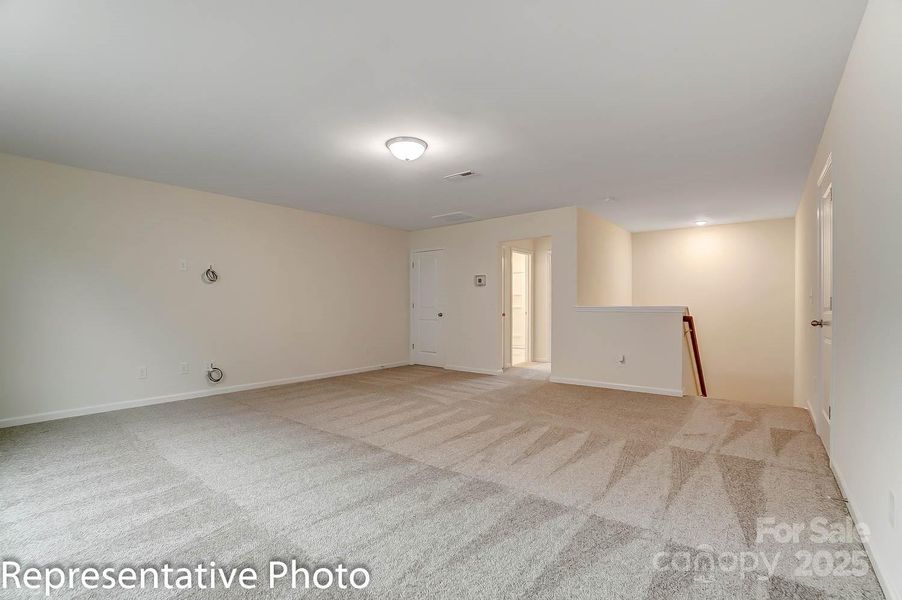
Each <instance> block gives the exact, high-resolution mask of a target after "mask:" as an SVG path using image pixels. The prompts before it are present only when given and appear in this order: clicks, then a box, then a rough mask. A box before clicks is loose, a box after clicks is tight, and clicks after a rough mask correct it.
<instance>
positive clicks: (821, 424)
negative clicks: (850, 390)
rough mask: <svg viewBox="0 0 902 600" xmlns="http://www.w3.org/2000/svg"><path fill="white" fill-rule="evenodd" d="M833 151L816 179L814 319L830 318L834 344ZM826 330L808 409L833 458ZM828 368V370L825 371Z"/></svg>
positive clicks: (819, 339) (821, 338)
mask: <svg viewBox="0 0 902 600" xmlns="http://www.w3.org/2000/svg"><path fill="white" fill-rule="evenodd" d="M832 167H833V153H832V152H831V153H830V154H828V155H827V159H826V161H825V163H824V168H823V170H822V171H821V174H820V177H818V179H817V207H816V210H817V282H816V283H817V285H816V288H817V300H816V302H815V310H816V311H817V316H816V317H815V319H822V320H829V321H830V329H831V336H830V339H831V344H832V339H833V335H832V328H833V313H834V310H833V309H834V306H833V304H834V302H833V294H832V291H833V290H831V294H830V300H829V306H828V302H825V299H824V298H825V289H824V270H825V269H824V266H825V259H827V256H826V253H827V252H829V253H830V256H829V265H830V286H831V287H833V265H834V260H833V258H834V256H835V254H836V251H835V236H834V235H833V233H834V231H835V223H834V220H833V219H834V216H833V214H834V213H833V211H834V210H835V204H834V200H835V198H834V195H833V191H834V188H833V173H832V170H833V169H832ZM828 196H829V198H830V200H829V201H830V203H831V207H830V208H831V217H830V227H831V229H832V230H834V231H831V233H830V247H829V248H825V240H824V227H825V225H824V205H825V203H826V201H827V197H828ZM824 345H825V341H824V329H823V327H819V328H817V369H816V371H817V375H816V377H815V398H816V401H815V406H813V407H809V409H813V411H812V412H813V413H814V414H812V415H811V416H812V420H813V421H814V426H815V430H816V431H817V433H818V435H819V436H820V438H821V441H822V442H823V444H824V448H825V449H826V451H827V456H828V457H830V455H831V451H830V432H831V429H832V423H833V419H834V418H835V417H834V416H833V414H832V413H833V411H832V408H833V405H834V404H835V403H836V395H835V394H834V393H833V392H834V385H833V380H834V369H833V363H832V356H833V352H832V351H831V353H830V359H831V363H830V364H829V365H828V366H827V367H828V368H826V369H825V362H826V360H827V359H826V357H825V355H824ZM825 370H826V371H827V372H826V373H825Z"/></svg>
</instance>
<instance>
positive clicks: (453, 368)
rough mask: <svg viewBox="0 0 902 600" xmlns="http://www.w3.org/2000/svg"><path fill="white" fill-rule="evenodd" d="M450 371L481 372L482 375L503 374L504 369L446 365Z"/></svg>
mask: <svg viewBox="0 0 902 600" xmlns="http://www.w3.org/2000/svg"><path fill="white" fill-rule="evenodd" d="M445 368H446V369H447V370H449V371H463V372H464V373H479V374H480V375H501V374H503V373H504V369H480V368H478V367H461V366H458V365H453V366H452V365H448V366H446V367H445Z"/></svg>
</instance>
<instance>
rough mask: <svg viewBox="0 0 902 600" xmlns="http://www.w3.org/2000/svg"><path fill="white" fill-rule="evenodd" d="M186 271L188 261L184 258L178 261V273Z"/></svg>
mask: <svg viewBox="0 0 902 600" xmlns="http://www.w3.org/2000/svg"><path fill="white" fill-rule="evenodd" d="M187 270H188V261H187V260H185V259H184V258H180V259H179V271H187Z"/></svg>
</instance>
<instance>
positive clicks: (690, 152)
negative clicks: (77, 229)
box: [0, 0, 865, 231]
mask: <svg viewBox="0 0 902 600" xmlns="http://www.w3.org/2000/svg"><path fill="white" fill-rule="evenodd" d="M864 5H865V0H680V1H673V0H618V1H612V0H579V1H574V0H491V1H486V0H480V1H473V0H458V1H453V2H452V1H449V2H431V1H428V0H425V1H424V0H380V1H372V0H357V1H356V2H338V1H336V0H301V1H299V0H291V1H285V0H276V1H268V2H253V1H251V0H196V1H192V2H184V1H182V0H165V1H163V0H144V1H123V0H107V1H102V0H79V1H78V2H71V1H68V0H57V1H49V0H3V1H0V151H4V152H9V153H13V154H19V155H24V156H31V157H35V158H40V159H44V160H50V161H54V162H59V163H64V164H70V165H75V166H80V167H86V168H90V169H96V170H99V171H107V172H110V173H117V174H122V175H129V176H133V177H139V178H143V179H149V180H153V181H161V182H166V183H173V184H177V185H182V186H186V187H191V188H196V189H203V190H210V191H215V192H221V193H224V194H230V195H233V196H239V197H243V198H249V199H254V200H259V201H263V202H271V203H275V204H282V205H286V206H295V207H298V208H305V209H309V210H315V211H320V212H326V213H332V214H336V215H342V216H347V217H352V218H355V219H361V220H364V221H369V222H372V223H379V224H384V225H390V226H394V227H400V228H404V229H418V228H423V227H430V226H433V225H435V224H436V222H435V221H434V220H433V219H432V218H431V217H432V216H433V215H437V214H442V213H449V212H453V211H464V212H468V213H472V214H473V215H475V216H476V217H478V218H488V217H496V216H502V215H510V214H516V213H522V212H528V211H533V210H540V209H545V208H552V207H558V206H570V205H579V206H587V207H590V208H593V209H594V210H596V211H597V212H598V213H599V214H601V215H603V216H606V217H608V218H610V219H612V220H613V221H615V222H617V223H619V224H621V225H623V226H624V227H626V228H628V229H631V230H634V231H639V230H647V229H658V228H668V227H681V226H687V225H690V224H691V223H692V222H693V221H695V220H696V219H699V218H706V219H709V220H711V221H712V222H715V223H717V222H735V221H742V220H753V219H763V218H774V217H786V216H791V215H792V214H793V213H794V212H795V207H796V205H797V202H798V199H799V196H800V194H801V191H802V186H803V183H804V179H805V177H806V174H807V171H808V168H809V165H810V161H811V159H812V156H813V153H814V149H815V146H816V144H817V142H818V138H819V136H820V132H821V129H822V127H823V124H824V122H825V121H826V117H827V113H828V111H829V108H830V103H831V100H832V97H833V94H834V92H835V90H836V86H837V84H838V82H839V77H840V74H841V72H842V68H843V66H844V64H845V60H846V57H847V55H848V52H849V48H850V47H851V44H852V38H853V36H854V34H855V31H856V29H857V26H858V22H859V20H860V17H861V14H862V12H863V10H864ZM398 135H414V136H419V137H422V138H424V139H426V140H427V141H428V142H429V150H428V151H427V152H426V154H425V155H424V157H423V158H421V159H420V160H418V161H416V162H411V163H402V162H400V161H398V160H397V159H395V158H393V157H392V156H391V155H390V154H389V153H388V151H387V150H386V149H385V147H384V146H383V142H384V141H385V140H386V139H388V138H390V137H393V136H398ZM465 169H473V170H474V171H476V172H477V173H478V176H476V177H469V178H466V179H462V180H458V181H451V182H449V181H443V180H442V176H443V175H446V174H448V173H452V172H455V171H462V170H465ZM608 196H613V197H615V198H616V200H615V201H613V202H603V199H604V198H605V197H608Z"/></svg>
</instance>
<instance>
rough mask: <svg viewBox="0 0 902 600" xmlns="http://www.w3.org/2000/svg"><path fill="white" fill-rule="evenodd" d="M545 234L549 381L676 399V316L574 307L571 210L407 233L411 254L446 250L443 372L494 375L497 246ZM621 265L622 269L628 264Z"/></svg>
mask: <svg viewBox="0 0 902 600" xmlns="http://www.w3.org/2000/svg"><path fill="white" fill-rule="evenodd" d="M545 236H550V237H551V238H552V243H553V244H554V251H553V253H552V259H551V262H552V272H553V276H552V281H551V295H552V302H551V320H552V327H553V333H552V337H551V357H552V362H551V369H552V377H553V378H554V379H556V380H557V381H563V382H571V383H582V384H587V385H601V386H606V387H618V388H621V389H633V390H642V391H655V392H660V393H675V394H680V392H681V389H682V354H681V348H682V335H681V333H680V330H679V321H680V317H679V315H674V314H667V315H658V314H652V313H642V312H627V313H617V312H587V311H580V310H578V309H577V308H576V289H577V260H576V253H577V209H575V208H561V209H556V210H548V211H542V212H536V213H530V214H525V215H516V216H512V217H503V218H498V219H489V220H486V221H478V222H475V223H462V224H459V225H450V226H448V227H439V228H435V229H426V230H422V231H414V232H411V235H410V240H411V242H410V243H411V246H410V247H411V250H412V251H416V250H425V249H435V248H443V249H445V261H446V264H445V273H446V278H447V279H446V290H447V298H446V306H447V307H448V310H447V311H446V318H445V321H444V324H445V327H444V336H445V338H444V344H445V352H446V365H447V366H448V368H452V369H462V370H468V371H475V372H482V373H497V372H500V370H501V368H502V360H503V356H502V355H503V352H502V346H503V344H502V319H501V312H502V311H501V309H502V306H503V304H502V289H501V253H502V242H504V241H506V240H516V239H531V238H537V237H545ZM626 268H627V270H629V263H627V264H626ZM478 273H488V282H487V285H486V286H485V287H475V286H474V285H473V275H475V274H478ZM618 300H619V298H618ZM626 304H629V302H626ZM623 354H626V355H628V360H627V362H626V364H621V363H620V362H618V358H619V357H620V356H621V355H623Z"/></svg>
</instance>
